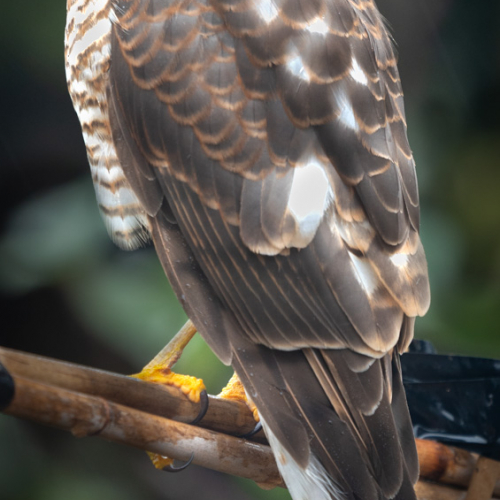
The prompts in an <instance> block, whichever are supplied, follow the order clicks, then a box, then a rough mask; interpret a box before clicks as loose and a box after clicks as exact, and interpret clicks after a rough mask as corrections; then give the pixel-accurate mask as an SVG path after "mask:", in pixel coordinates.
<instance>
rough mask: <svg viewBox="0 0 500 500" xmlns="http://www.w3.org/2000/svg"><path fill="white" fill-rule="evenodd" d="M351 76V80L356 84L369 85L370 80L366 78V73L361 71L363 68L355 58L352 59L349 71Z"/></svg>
mask: <svg viewBox="0 0 500 500" xmlns="http://www.w3.org/2000/svg"><path fill="white" fill-rule="evenodd" d="M349 75H351V78H352V79H353V80H354V81H355V82H358V83H361V85H368V78H366V75H365V73H364V71H363V70H362V69H361V66H360V65H359V63H358V61H357V60H356V58H354V57H353V58H352V62H351V71H349Z"/></svg>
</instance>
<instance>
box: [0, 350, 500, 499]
mask: <svg viewBox="0 0 500 500" xmlns="http://www.w3.org/2000/svg"><path fill="white" fill-rule="evenodd" d="M0 362H1V363H2V364H3V365H4V366H5V367H6V368H7V370H8V371H9V372H10V373H11V374H12V375H13V377H14V382H15V389H16V390H15V397H14V399H13V401H12V403H11V404H10V405H9V406H8V407H7V409H6V410H5V413H8V414H10V415H14V416H18V417H21V418H27V419H30V420H35V421H37V422H40V423H44V424H48V425H53V426H56V427H60V428H63V429H66V430H70V431H71V432H73V434H75V435H76V436H88V435H97V436H100V437H103V438H106V439H110V440H113V441H117V442H121V443H123V444H128V445H131V446H135V447H137V448H142V449H146V450H148V451H152V452H155V453H159V454H162V455H168V456H171V457H173V458H177V459H180V460H186V459H188V458H189V457H190V455H191V453H192V452H193V451H194V452H195V458H194V463H197V464H199V465H202V466H204V467H208V468H211V469H215V470H218V471H221V472H226V473H228V474H234V475H238V476H241V477H246V478H249V479H253V480H255V481H257V482H259V483H264V484H265V485H267V486H271V487H272V486H276V485H281V479H280V477H279V474H278V472H277V469H276V465H275V462H274V459H273V456H272V453H271V451H270V449H269V447H268V446H265V445H261V444H258V443H252V442H249V441H246V440H243V439H237V438H234V437H231V436H228V435H226V434H221V433H219V432H212V431H208V430H205V429H200V428H199V427H194V426H190V425H186V424H183V423H181V422H174V421H173V420H170V419H169V418H176V419H178V420H184V421H189V420H191V419H193V418H194V417H195V416H196V415H197V413H198V405H197V404H194V403H191V402H190V401H189V400H187V398H186V397H185V396H184V395H182V394H181V393H180V391H178V390H177V389H175V388H171V387H163V386H156V385H153V384H149V383H146V382H142V381H140V380H136V379H132V378H129V377H126V376H123V375H117V374H113V373H109V372H105V371H101V370H95V369H92V368H87V367H83V366H80V365H74V364H71V363H64V362H60V361H56V360H52V359H49V358H44V357H41V356H35V355H32V354H27V353H22V352H19V351H13V350H10V349H5V348H0ZM158 415H162V416H168V417H169V418H161V417H159V416H158ZM202 423H203V425H204V426H205V427H209V428H211V429H214V430H219V431H222V432H224V433H229V434H235V435H238V434H243V433H245V432H247V431H248V430H250V429H252V428H253V426H254V421H253V418H252V415H251V413H250V411H249V410H248V408H247V407H246V405H245V404H242V403H237V402H234V401H226V400H222V399H219V398H216V397H213V396H211V397H210V404H209V410H208V412H207V415H206V416H205V417H204V419H203V421H202ZM417 449H418V454H419V459H420V463H421V478H423V479H428V480H432V481H438V482H440V483H446V484H450V485H454V486H458V487H462V488H466V487H468V485H469V483H470V481H471V478H472V476H473V473H474V470H475V467H476V463H477V455H475V454H473V453H469V452H467V451H465V450H460V449H458V448H453V447H448V446H445V445H442V444H439V443H435V442H433V441H427V440H425V441H424V440H417ZM493 491H494V493H493V494H494V496H496V497H500V481H499V480H498V479H497V481H496V484H495V486H494V490H493ZM417 493H418V495H419V498H420V499H421V500H424V499H425V500H427V499H431V498H432V499H433V500H462V499H464V498H465V492H464V490H463V489H462V490H457V489H455V488H449V487H445V486H439V487H438V486H437V485H429V484H428V483H423V482H420V483H419V484H418V485H417Z"/></svg>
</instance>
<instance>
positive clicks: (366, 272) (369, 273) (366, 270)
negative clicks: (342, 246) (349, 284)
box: [347, 251, 380, 295]
mask: <svg viewBox="0 0 500 500" xmlns="http://www.w3.org/2000/svg"><path fill="white" fill-rule="evenodd" d="M347 253H348V255H349V257H350V258H351V262H352V264H353V268H354V275H355V276H356V279H357V280H358V282H359V284H360V285H361V286H362V287H363V289H364V290H365V291H366V293H367V294H368V295H371V294H372V293H373V292H374V291H375V290H376V289H377V288H378V286H379V284H380V283H379V280H378V278H377V275H376V274H375V271H374V270H373V268H372V266H371V264H370V263H369V262H368V261H367V260H366V259H363V258H362V257H358V256H356V255H354V254H353V253H351V252H349V251H348V252H347Z"/></svg>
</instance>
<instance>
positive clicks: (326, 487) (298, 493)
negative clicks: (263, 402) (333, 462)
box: [260, 415, 345, 500]
mask: <svg viewBox="0 0 500 500" xmlns="http://www.w3.org/2000/svg"><path fill="white" fill-rule="evenodd" d="M260 421H261V423H262V428H263V429H264V432H265V433H266V436H267V440H268V441H269V444H270V446H271V449H272V450H273V453H274V457H275V459H276V464H277V465H278V469H279V471H280V474H281V477H283V480H284V481H285V483H286V485H287V487H288V491H289V492H290V495H291V497H292V499H293V500H342V499H343V498H345V494H344V493H343V491H342V490H341V489H340V488H339V487H338V485H336V484H335V482H334V481H333V479H332V478H331V477H330V476H329V474H328V472H327V471H326V470H325V468H324V467H323V466H322V465H321V463H320V462H319V460H318V459H317V458H316V457H315V456H313V455H311V457H310V459H309V465H308V466H307V468H306V469H303V468H302V467H301V466H300V465H299V464H297V462H295V461H294V460H293V458H292V457H291V455H290V453H288V451H287V450H286V449H285V447H284V446H282V445H281V443H280V442H279V441H278V439H277V438H276V436H275V435H274V434H273V432H272V431H271V430H270V429H269V426H268V425H267V424H266V422H265V421H264V419H263V418H262V415H261V416H260Z"/></svg>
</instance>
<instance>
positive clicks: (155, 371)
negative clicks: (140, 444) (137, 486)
mask: <svg viewBox="0 0 500 500" xmlns="http://www.w3.org/2000/svg"><path fill="white" fill-rule="evenodd" d="M195 333H196V328H195V327H194V326H193V324H192V323H191V321H188V322H187V323H186V324H185V325H184V326H183V327H182V328H181V330H180V331H179V332H178V333H177V335H175V337H174V338H173V339H172V340H171V341H170V342H169V343H168V345H166V346H165V347H164V348H163V349H162V350H161V351H160V352H159V353H158V354H157V355H156V356H155V357H154V359H152V360H151V361H150V362H149V363H148V364H147V365H146V366H145V367H144V368H143V369H142V371H141V372H140V373H137V374H135V375H131V376H132V377H134V378H138V379H140V380H144V381H146V382H153V383H155V384H163V385H172V386H174V387H177V388H178V389H179V390H181V391H182V392H183V394H185V395H186V396H187V397H188V398H189V399H190V400H191V401H192V402H193V403H198V402H199V401H200V394H201V393H202V392H203V391H204V390H205V384H204V383H203V380H201V379H199V378H196V377H192V376H190V375H179V374H178V373H175V372H173V371H172V370H171V368H172V366H173V365H174V364H175V362H176V361H177V360H178V359H179V358H180V356H181V354H182V351H183V350H184V348H185V347H186V346H187V344H188V343H189V341H190V340H191V339H192V338H193V336H194V334H195ZM147 454H148V456H149V458H150V460H151V462H153V465H154V466H155V467H156V468H157V469H160V470H161V469H164V468H165V467H172V466H173V463H174V461H173V459H172V458H168V457H165V456H162V455H158V454H156V453H151V452H149V451H148V452H147ZM178 470H179V469H178Z"/></svg>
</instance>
